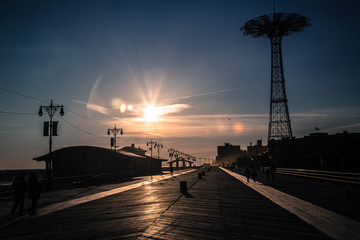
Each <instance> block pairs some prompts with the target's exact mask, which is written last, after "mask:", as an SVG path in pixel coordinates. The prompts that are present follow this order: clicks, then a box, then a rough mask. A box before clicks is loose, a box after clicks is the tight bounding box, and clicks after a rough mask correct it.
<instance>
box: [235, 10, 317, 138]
mask: <svg viewBox="0 0 360 240" xmlns="http://www.w3.org/2000/svg"><path fill="white" fill-rule="evenodd" d="M309 26H311V23H310V18H307V17H304V16H302V15H300V14H296V13H275V12H274V13H273V14H267V15H262V16H260V17H257V18H254V19H252V20H250V21H248V22H246V23H245V24H244V26H243V27H242V28H240V30H241V31H243V34H244V35H250V36H252V37H254V38H259V37H266V38H269V39H270V43H271V98H270V116H269V130H268V141H270V140H272V139H282V138H292V137H293V135H292V130H291V124H290V117H289V110H288V105H287V97H286V90H285V78H284V69H283V60H282V50H281V41H282V38H283V37H285V36H289V35H291V34H292V33H295V32H302V31H304V28H305V27H309Z"/></svg>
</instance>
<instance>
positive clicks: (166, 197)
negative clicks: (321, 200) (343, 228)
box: [0, 168, 345, 239]
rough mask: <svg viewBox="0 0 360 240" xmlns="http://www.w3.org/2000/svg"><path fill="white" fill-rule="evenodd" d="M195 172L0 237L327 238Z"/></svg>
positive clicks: (258, 198)
mask: <svg viewBox="0 0 360 240" xmlns="http://www.w3.org/2000/svg"><path fill="white" fill-rule="evenodd" d="M198 172H199V170H197V171H193V172H190V173H187V174H184V175H179V176H176V177H174V178H166V179H164V180H162V181H156V182H154V183H151V184H140V185H139V186H136V187H133V188H132V187H128V188H129V189H126V191H118V192H114V193H113V194H109V195H107V196H103V197H99V198H96V199H90V201H84V202H83V203H81V204H79V205H76V204H75V205H71V206H68V207H63V208H60V209H56V208H54V209H53V211H48V212H45V211H44V209H45V208H44V209H43V211H39V215H38V216H35V217H25V218H23V219H21V221H16V222H14V224H12V225H10V226H7V227H5V228H3V229H1V230H0V236H1V239H25V238H26V239H50V238H51V239H75V238H77V239H242V238H246V239H331V238H330V237H329V236H328V235H327V234H324V233H322V232H321V231H319V230H318V229H317V228H315V227H314V226H312V225H311V224H309V223H307V222H305V221H303V220H301V219H300V218H299V217H297V216H296V215H295V214H293V213H290V212H289V211H288V210H285V209H284V208H283V207H280V206H279V205H278V204H276V203H274V202H272V201H271V200H269V199H268V198H267V197H265V196H263V195H261V194H260V193H258V192H257V191H254V190H253V189H252V188H250V187H249V185H248V184H244V183H243V182H241V181H239V180H238V179H236V178H234V177H233V176H231V175H229V174H228V173H226V172H224V171H223V170H221V169H219V168H212V170H211V171H209V172H205V173H206V175H205V176H204V177H203V179H198ZM180 181H187V184H188V194H185V195H182V194H181V193H180V192H179V182H180ZM129 186H130V185H129ZM90 196H94V195H89V196H88V197H89V198H91V197H90ZM49 207H50V206H49ZM48 209H49V208H48ZM45 213H46V214H45ZM344 239H345V238H344Z"/></svg>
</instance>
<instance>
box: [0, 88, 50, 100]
mask: <svg viewBox="0 0 360 240" xmlns="http://www.w3.org/2000/svg"><path fill="white" fill-rule="evenodd" d="M0 90H3V91H5V92H9V93H12V94H15V95H19V96H22V97H26V98H29V99H32V100H36V101H39V102H43V103H49V102H48V101H46V100H44V99H40V98H35V97H31V96H29V95H25V94H22V93H18V92H15V91H12V90H9V89H6V88H2V87H0Z"/></svg>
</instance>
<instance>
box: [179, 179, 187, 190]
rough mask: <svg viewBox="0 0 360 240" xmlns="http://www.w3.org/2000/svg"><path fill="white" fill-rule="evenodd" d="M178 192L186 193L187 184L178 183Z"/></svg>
mask: <svg viewBox="0 0 360 240" xmlns="http://www.w3.org/2000/svg"><path fill="white" fill-rule="evenodd" d="M180 192H181V193H187V182H186V181H180Z"/></svg>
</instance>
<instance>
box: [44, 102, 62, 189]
mask: <svg viewBox="0 0 360 240" xmlns="http://www.w3.org/2000/svg"><path fill="white" fill-rule="evenodd" d="M43 109H44V110H45V112H47V114H48V115H49V117H50V122H44V133H43V135H44V136H49V159H48V160H47V161H45V170H46V178H47V180H48V186H47V187H48V189H50V188H51V169H52V166H51V165H52V164H51V152H52V137H53V136H57V126H58V122H57V121H55V122H54V121H53V117H54V115H55V113H56V112H57V111H59V110H60V115H61V116H64V107H63V105H53V100H51V103H50V106H40V109H39V112H38V115H39V116H40V117H41V116H42V115H43Z"/></svg>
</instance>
